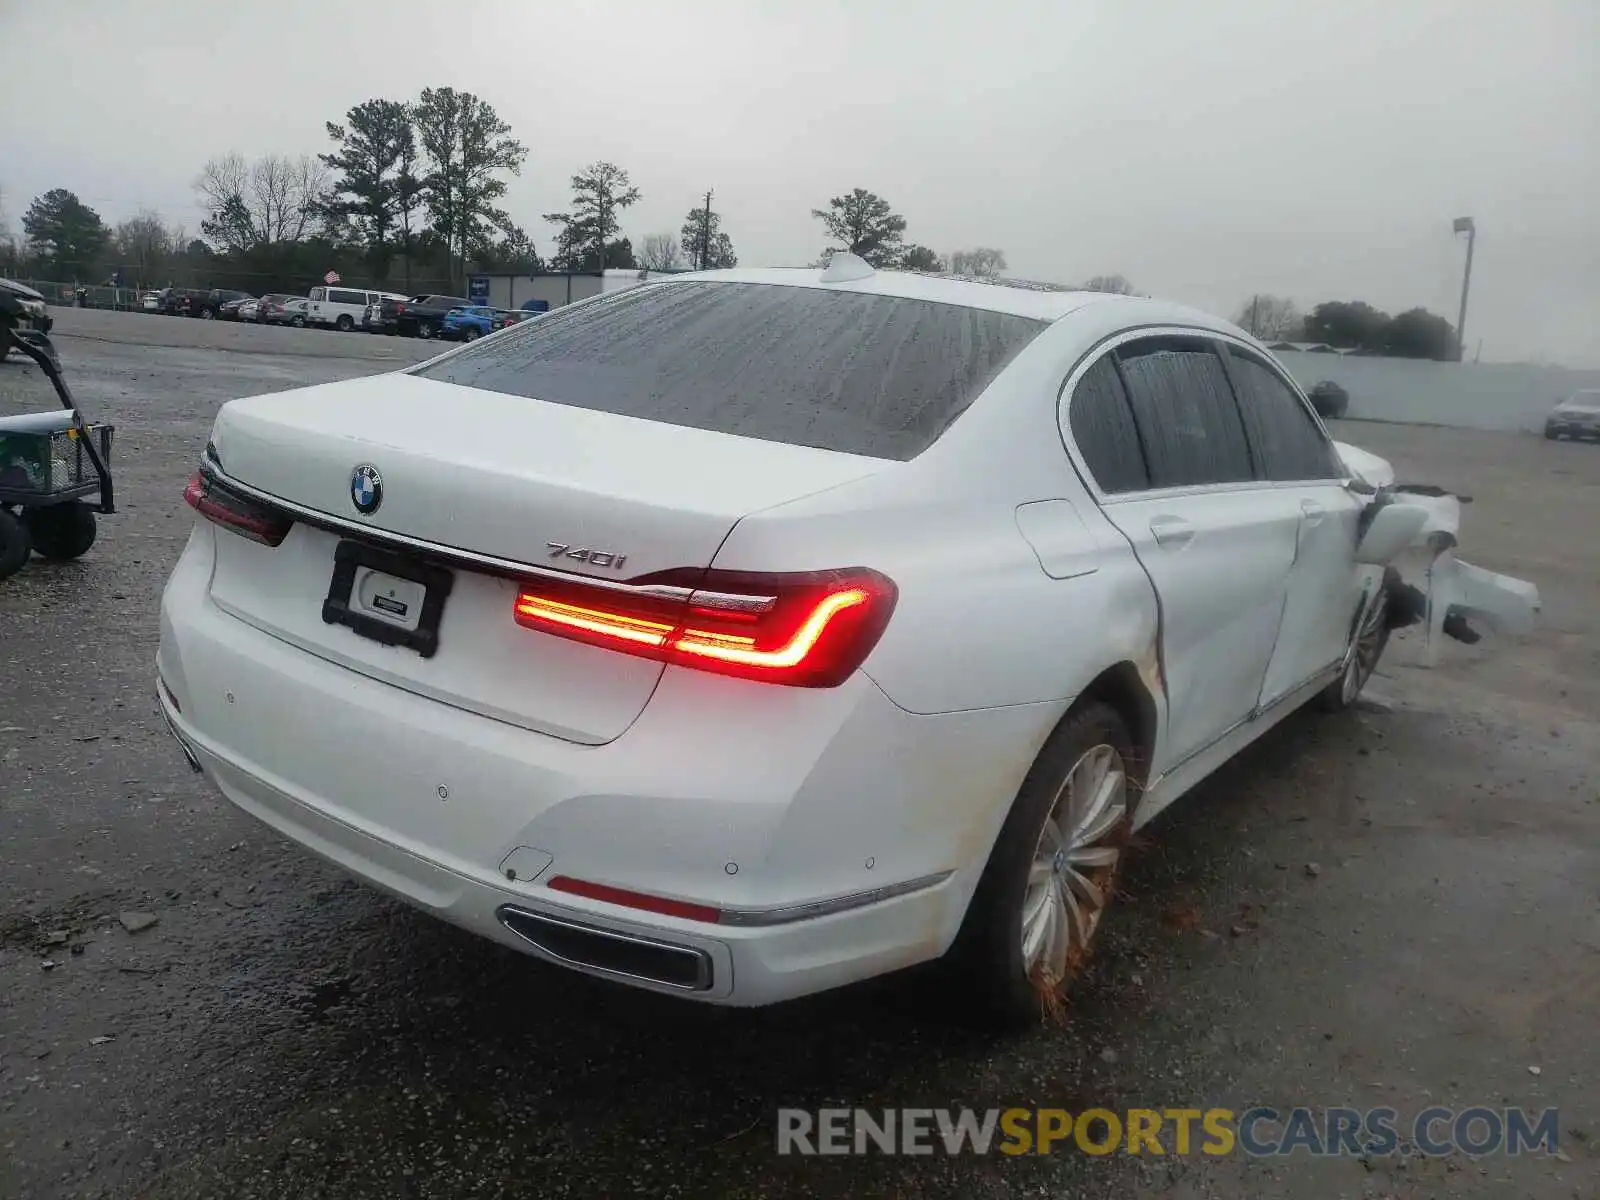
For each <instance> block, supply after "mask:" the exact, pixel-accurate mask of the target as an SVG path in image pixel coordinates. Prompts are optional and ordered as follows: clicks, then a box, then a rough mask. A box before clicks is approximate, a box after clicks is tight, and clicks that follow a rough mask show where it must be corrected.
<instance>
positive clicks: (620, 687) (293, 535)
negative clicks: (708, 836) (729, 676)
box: [211, 374, 886, 743]
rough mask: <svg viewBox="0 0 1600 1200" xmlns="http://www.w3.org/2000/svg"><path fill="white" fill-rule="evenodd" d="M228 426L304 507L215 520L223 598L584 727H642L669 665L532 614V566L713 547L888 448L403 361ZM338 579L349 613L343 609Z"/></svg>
mask: <svg viewBox="0 0 1600 1200" xmlns="http://www.w3.org/2000/svg"><path fill="white" fill-rule="evenodd" d="M212 441H213V446H214V448H215V452H216V458H217V462H218V464H219V465H220V468H221V471H222V475H223V478H224V479H225V480H226V481H232V482H234V483H236V484H238V485H242V486H243V488H244V489H245V490H246V492H247V493H252V492H253V493H255V494H258V495H260V496H263V497H267V498H270V499H272V500H274V501H276V502H280V503H282V504H283V506H284V507H285V508H286V510H288V511H289V512H291V513H292V514H293V513H298V515H299V516H300V517H301V518H302V519H300V520H299V521H297V523H296V524H295V526H294V527H293V529H292V530H291V531H290V533H289V534H288V536H287V537H286V538H285V539H284V540H283V542H282V544H281V545H278V546H275V547H274V546H270V545H263V544H260V543H258V542H255V541H251V540H248V539H247V538H244V537H238V536H234V535H232V534H230V533H228V532H226V531H223V530H219V531H218V534H217V569H216V572H215V574H214V576H213V579H212V584H211V594H212V596H213V598H214V599H215V601H216V602H217V604H218V605H219V606H220V607H222V608H224V609H225V610H226V611H228V612H230V613H232V614H233V615H235V616H237V617H239V618H240V619H242V620H245V621H249V622H250V623H252V624H254V625H256V626H257V627H258V628H261V629H263V630H266V631H267V632H270V633H272V634H274V635H275V636H278V637H281V638H284V639H285V640H287V641H290V642H293V643H295V644H296V645H299V646H301V647H302V648H304V649H306V650H308V651H310V652H312V653H315V654H318V655H321V656H323V657H325V658H328V659H330V660H333V661H336V662H339V663H341V664H342V665H344V666H346V667H348V668H350V669H351V670H354V671H358V672H361V673H362V674H365V675H369V676H371V677H373V678H377V679H380V680H382V681H384V682H386V683H389V684H392V685H394V686H397V687H403V688H407V689H409V690H412V691H415V692H418V693H420V694H424V695H428V696H431V697H433V698H435V699H438V700H441V701H443V702H446V703H450V704H454V705H457V706H459V707H463V708H467V709H470V710H472V711H476V712H480V713H483V714H484V715H487V716H492V717H495V718H497V719H500V720H505V721H508V722H511V723H514V724H517V725H521V726H524V727H527V728H530V729H537V730H540V731H543V732H548V733H551V734H554V735H556V736H560V737H565V738H569V739H571V740H575V741H580V742H589V743H600V742H604V741H608V740H610V739H612V738H615V737H616V736H618V735H619V734H620V733H622V732H623V730H625V729H626V728H627V726H628V725H629V724H630V723H631V722H632V721H633V720H634V718H635V717H636V716H637V715H638V714H639V712H640V711H642V709H643V708H644V705H645V704H646V702H647V701H648V700H649V697H650V694H651V692H652V691H653V689H654V687H655V684H656V681H657V680H658V679H659V677H660V674H661V670H662V668H661V665H660V664H659V663H657V662H655V661H652V660H649V659H643V658H635V657H632V656H627V655H621V654H617V653H614V652H611V651H608V650H604V649H601V648H598V647H594V646H590V645H585V644H583V643H580V642H575V641H571V640H568V639H563V638H556V637H552V636H549V635H547V634H543V633H539V632H535V631H532V630H528V629H524V628H521V627H520V626H518V625H517V624H516V622H515V620H514V617H513V609H514V605H515V602H516V596H517V590H518V589H517V582H516V580H517V577H518V575H519V573H520V574H522V575H524V576H525V575H529V574H535V573H537V572H539V571H548V570H551V569H559V570H562V571H564V572H567V573H570V574H576V575H579V576H582V577H585V578H589V579H595V580H601V581H605V582H608V583H613V584H617V583H623V582H625V581H627V580H637V579H638V578H639V577H641V576H647V575H654V574H657V573H659V572H662V571H665V570H671V569H678V570H681V569H683V568H704V567H707V566H709V565H710V564H711V561H712V559H713V558H714V557H715V555H716V553H717V550H718V548H719V547H720V546H721V544H722V542H723V539H724V538H725V537H726V536H727V534H728V532H729V530H730V529H732V527H733V525H734V524H735V523H736V522H737V521H738V520H739V519H740V517H742V516H744V515H745V514H747V513H750V512H754V511H757V510H760V509H763V508H767V507H770V506H772V505H775V504H779V503H783V502H786V501H789V500H793V499H796V498H798V497H800V496H803V495H808V494H811V493H814V492H817V491H820V490H823V489H826V488H830V487H834V486H837V485H838V484H841V483H844V482H847V481H849V480H851V479H856V478H860V477H862V476H864V475H867V474H870V473H872V472H874V471H876V470H879V469H882V468H883V467H884V466H885V465H886V464H885V463H883V462H882V461H881V460H877V459H871V458H863V457H859V456H854V455H847V454H839V453H833V452H829V451H823V450H815V449H810V448H805V447H796V446H789V445H785V444H782V443H777V442H767V441H757V440H753V439H747V438H739V437H733V436H730V435H727V434H720V433H714V432H709V431H703V430H695V429H689V428H683V427H678V426H672V425H665V424H660V423H657V422H653V421H646V420H640V419H637V418H631V417H623V416H616V415H613V414H609V413H603V412H596V411H591V410H587V409H579V408H573V407H567V406H563V405H557V404H548V403H545V402H542V401H539V400H529V399H525V398H522V397H516V396H508V395H504V394H502V393H498V392H488V391H482V390H478V389H472V388H466V387H460V386H457V385H454V384H448V383H441V382H436V381H431V380H423V379H418V378H415V377H413V376H410V375H406V374H394V375H383V376H377V377H374V378H371V379H365V380H357V381H349V382H346V383H342V384H335V385H327V386H323V387H314V388H308V389H304V390H300V391H295V392H289V393H279V394H277V395H272V396H265V397H257V398H253V399H249V400H241V401H234V402H233V403H231V404H229V405H226V406H225V407H224V408H223V410H222V412H221V413H220V414H219V416H218V419H217V423H216V428H215V430H214V432H213V438H212ZM362 468H370V470H369V471H365V472H362V471H361V469H362ZM358 473H359V474H360V482H359V483H358V482H357V475H358ZM374 497H376V499H377V503H376V505H375V507H371V510H370V511H369V512H362V511H360V507H358V505H357V503H356V501H357V499H361V500H362V501H363V503H364V504H370V503H371V500H372V499H373V498H374ZM342 541H355V542H357V543H359V544H362V545H363V546H365V549H363V550H358V551H354V552H351V551H347V552H345V554H346V557H349V556H350V555H351V554H352V553H353V554H354V555H355V561H354V564H353V565H347V566H346V578H345V579H344V580H343V581H342V583H341V581H338V580H336V578H335V577H336V568H338V566H339V565H340V564H339V562H338V561H337V560H338V556H339V555H340V553H341V552H340V550H339V546H340V543H341V542H342ZM375 549H379V550H386V551H389V552H392V553H396V554H398V555H399V556H400V559H399V560H397V561H396V562H393V563H391V562H388V561H386V560H382V559H380V558H377V557H374V556H373V554H372V553H371V551H372V550H375ZM441 549H446V550H448V551H449V553H447V554H440V553H438V551H440V550H441ZM441 560H443V566H444V567H445V569H446V570H448V572H449V575H450V583H449V585H448V588H449V590H448V593H447V594H446V595H445V596H444V597H443V604H442V609H441V610H440V611H439V613H438V616H437V646H436V650H435V651H434V652H433V653H431V654H424V653H423V652H421V651H420V650H419V649H418V648H417V647H418V645H419V644H420V643H419V642H418V641H417V640H416V639H413V640H412V641H410V642H408V641H407V638H408V637H411V635H416V634H418V632H419V631H423V632H425V629H426V626H427V624H428V612H427V609H428V604H429V590H428V587H427V584H426V581H425V580H424V581H422V582H418V581H417V580H413V579H411V578H408V577H407V572H408V571H410V573H411V574H414V575H416V576H418V577H419V578H420V577H421V576H422V575H423V574H425V572H424V571H422V570H420V569H418V570H413V568H421V567H423V566H425V565H428V564H430V563H431V564H432V565H433V566H435V567H437V566H439V565H441ZM519 564H520V565H523V566H525V567H526V570H525V571H522V572H519V571H518V570H517V569H516V568H517V565H519ZM388 566H393V567H394V569H393V570H388V569H379V568H381V567H388ZM479 567H481V569H477V568H479ZM341 586H342V587H343V588H344V593H343V594H341V595H339V596H336V595H334V594H333V593H335V592H338V591H339V589H340V587H341ZM435 590H437V588H436V589H435ZM327 600H335V601H337V602H338V603H342V604H344V605H345V610H344V613H343V614H340V613H338V612H335V614H334V619H332V620H330V619H329V618H328V615H327V613H326V612H325V609H326V607H327V605H326V604H325V601H327ZM399 609H403V610H404V612H403V613H401V612H399V611H398V610H399ZM346 616H354V617H355V618H356V620H355V622H353V623H354V624H356V625H364V626H366V627H367V628H365V630H364V631H363V630H360V629H357V628H352V627H351V625H350V624H347V623H345V617H346ZM385 621H387V622H388V623H389V624H390V625H393V626H396V627H398V628H399V629H401V631H402V633H403V634H404V635H405V636H402V635H401V634H394V635H392V636H391V635H388V634H386V633H385V632H384V631H383V630H382V629H381V628H379V627H378V626H376V625H373V622H380V623H381V622H385ZM419 622H420V624H419ZM374 633H376V635H377V636H374ZM385 638H387V639H388V640H380V639H385ZM395 639H398V644H393V643H394V641H395ZM424 640H425V639H424Z"/></svg>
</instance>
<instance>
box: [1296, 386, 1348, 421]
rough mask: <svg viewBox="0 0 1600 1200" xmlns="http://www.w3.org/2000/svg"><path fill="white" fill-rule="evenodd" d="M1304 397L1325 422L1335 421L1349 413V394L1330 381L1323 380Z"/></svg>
mask: <svg viewBox="0 0 1600 1200" xmlns="http://www.w3.org/2000/svg"><path fill="white" fill-rule="evenodd" d="M1306 395H1307V396H1308V397H1309V398H1310V400H1311V405H1312V407H1313V408H1315V409H1316V410H1317V415H1318V416H1320V417H1321V418H1322V419H1323V420H1325V421H1337V420H1339V419H1340V418H1342V417H1343V416H1344V415H1345V413H1347V412H1349V411H1350V393H1349V392H1347V391H1345V390H1344V389H1343V388H1342V387H1340V386H1339V385H1338V384H1337V383H1335V382H1334V381H1333V380H1331V379H1324V380H1323V381H1322V382H1321V383H1319V384H1317V386H1316V387H1314V388H1312V389H1311V390H1310V391H1309V392H1307V393H1306Z"/></svg>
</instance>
